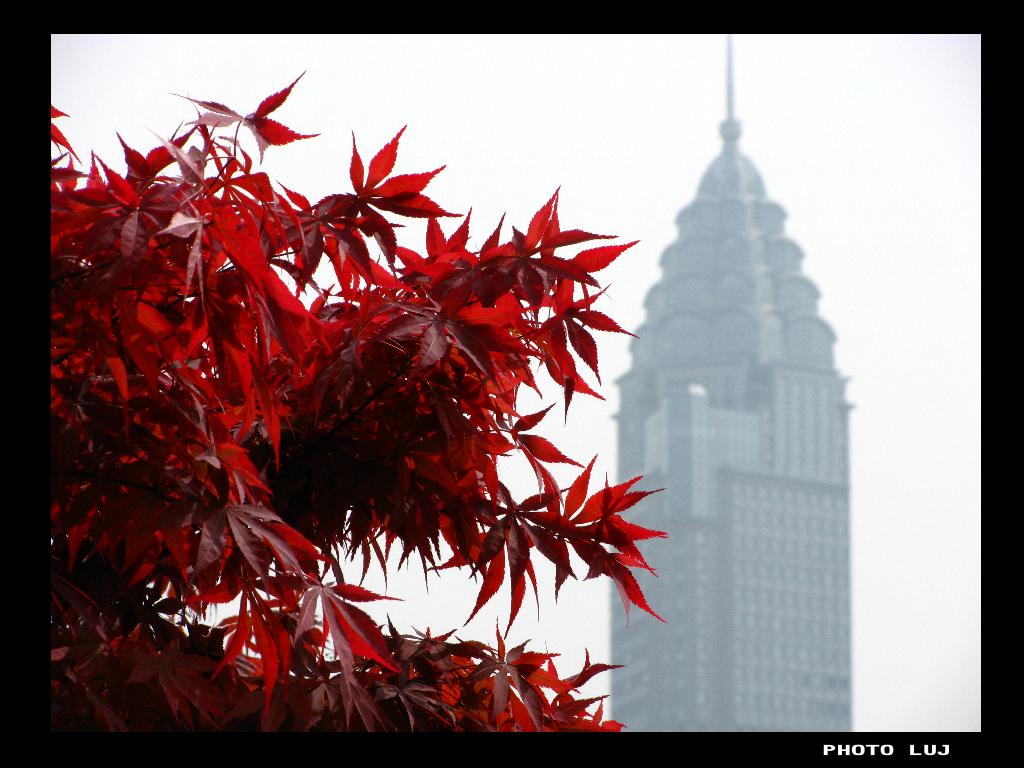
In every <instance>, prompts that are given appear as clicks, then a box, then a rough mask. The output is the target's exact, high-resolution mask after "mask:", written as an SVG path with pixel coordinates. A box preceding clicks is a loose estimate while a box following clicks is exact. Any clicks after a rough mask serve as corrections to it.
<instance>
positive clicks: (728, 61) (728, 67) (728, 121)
mask: <svg viewBox="0 0 1024 768" xmlns="http://www.w3.org/2000/svg"><path fill="white" fill-rule="evenodd" d="M718 132H719V133H720V134H721V136H722V138H723V139H725V141H726V144H727V145H729V146H735V143H736V141H737V140H738V139H739V137H740V121H739V120H737V119H736V118H735V116H734V115H733V97H732V35H726V36H725V120H723V121H722V125H721V126H720V127H719V129H718Z"/></svg>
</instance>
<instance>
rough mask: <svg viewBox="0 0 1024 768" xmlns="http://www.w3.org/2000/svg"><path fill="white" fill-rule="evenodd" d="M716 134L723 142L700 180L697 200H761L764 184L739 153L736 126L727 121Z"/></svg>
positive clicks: (751, 164) (763, 193)
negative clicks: (701, 198) (754, 198)
mask: <svg viewBox="0 0 1024 768" xmlns="http://www.w3.org/2000/svg"><path fill="white" fill-rule="evenodd" d="M719 133H720V134H721V135H722V139H724V142H725V143H724V144H723V145H722V151H721V152H720V153H719V155H718V157H716V158H715V159H714V160H713V161H711V165H710V166H708V169H707V170H706V171H704V176H703V177H702V178H701V180H700V187H698V188H697V195H698V197H717V198H740V199H744V198H750V197H756V198H763V197H764V196H765V192H764V182H763V181H762V180H761V174H760V173H758V171H757V168H755V167H754V164H753V163H752V162H750V159H749V158H748V157H747V156H746V155H744V154H743V153H742V152H740V150H739V147H738V146H737V143H738V141H739V138H740V123H739V121H738V120H733V119H732V118H731V117H730V118H729V119H727V120H725V121H724V122H723V123H722V126H721V128H720V129H719Z"/></svg>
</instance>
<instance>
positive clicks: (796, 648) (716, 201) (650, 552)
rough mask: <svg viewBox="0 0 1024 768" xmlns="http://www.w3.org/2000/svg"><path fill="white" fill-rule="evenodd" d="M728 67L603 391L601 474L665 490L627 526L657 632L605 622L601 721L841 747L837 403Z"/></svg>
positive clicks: (635, 620)
mask: <svg viewBox="0 0 1024 768" xmlns="http://www.w3.org/2000/svg"><path fill="white" fill-rule="evenodd" d="M727 61H728V65H727V78H726V80H727V97H726V103H727V107H726V119H725V121H724V122H723V123H722V124H721V128H720V133H721V136H722V140H723V145H722V151H721V153H720V154H719V155H718V157H717V158H715V159H714V160H713V161H712V163H711V165H710V167H709V168H708V169H707V171H706V172H705V173H704V176H703V178H702V179H701V181H700V185H699V187H698V190H697V197H696V199H695V200H694V201H693V202H692V203H691V204H690V205H688V206H687V207H685V208H683V210H682V211H680V213H679V215H678V217H677V218H676V223H677V225H678V227H679V236H678V238H677V239H676V241H675V242H674V243H673V244H672V245H670V246H669V247H668V248H666V249H665V252H664V254H663V255H662V257H661V267H662V277H661V279H660V281H659V282H658V283H657V284H655V285H654V287H653V288H651V290H650V292H649V293H648V295H647V298H646V301H645V307H646V310H647V316H646V320H645V322H644V324H643V325H642V326H641V327H640V328H639V329H638V331H637V334H638V336H639V338H638V339H635V340H634V342H633V346H632V354H633V364H632V367H631V369H630V371H629V372H628V373H627V374H626V375H625V376H623V377H622V378H621V379H619V381H618V384H619V386H620V388H621V409H620V411H619V414H618V416H617V418H618V426H619V477H620V479H626V478H628V477H633V476H635V475H638V474H643V475H644V476H645V481H644V483H645V486H646V487H648V488H651V487H664V488H665V489H666V490H665V491H664V492H662V493H660V494H656V495H655V496H652V497H650V498H648V499H647V500H645V502H644V503H643V504H641V505H640V506H639V507H637V508H635V509H636V510H637V511H636V513H635V519H636V522H637V523H639V524H640V525H644V526H646V527H650V528H660V529H662V530H664V531H667V532H668V534H669V538H668V539H667V540H665V539H657V540H652V541H650V542H647V548H646V549H645V555H646V556H647V559H648V561H649V562H650V563H651V564H652V565H653V566H654V567H655V568H656V569H657V570H658V573H659V577H658V578H654V577H650V576H648V577H646V578H644V577H641V578H640V582H641V587H642V588H643V590H644V592H645V593H646V595H647V597H648V599H649V601H650V603H651V605H652V607H653V608H654V609H655V610H656V611H658V612H659V614H661V615H662V616H664V617H665V619H666V620H667V623H666V624H661V623H658V622H657V621H656V620H654V619H652V618H651V617H650V616H647V615H646V614H642V613H641V612H638V611H634V612H633V615H632V617H631V620H630V624H629V625H628V626H627V624H626V620H625V617H624V615H623V611H622V608H621V606H616V607H615V610H613V611H612V616H613V619H612V622H613V624H612V659H613V661H614V663H618V664H624V665H626V666H625V668H624V669H622V670H615V671H614V672H613V673H612V674H613V676H612V709H613V714H614V717H615V718H616V719H617V720H621V721H622V722H624V723H627V724H628V725H629V726H630V728H631V730H640V731H644V730H659V731H677V730H678V731H701V730H710V731H746V730H754V731H844V730H849V729H850V580H849V570H850V557H849V547H850V544H849V541H850V540H849V469H848V467H849V463H848V455H847V446H848V441H847V425H848V413H849V409H850V406H849V404H848V403H847V402H846V399H845V394H844V391H845V379H844V378H843V377H841V376H840V375H839V374H838V372H837V371H836V368H835V365H834V361H833V345H834V343H835V340H836V337H835V334H834V333H833V331H832V328H831V327H830V326H829V324H828V323H827V322H825V320H823V319H822V318H821V317H820V316H819V315H818V296H819V292H818V289H817V287H816V286H815V284H814V283H813V282H812V281H811V280H810V278H808V277H807V276H806V275H805V274H804V273H803V271H802V268H801V264H802V261H803V257H804V254H803V252H802V251H801V249H800V247H799V246H798V245H797V244H796V243H795V242H793V240H791V239H790V238H789V237H787V236H786V234H785V231H784V221H785V218H786V213H785V211H784V210H783V208H782V207H781V206H780V205H779V204H778V203H775V202H773V201H771V200H769V199H768V198H767V197H766V195H765V186H764V182H763V181H762V179H761V176H760V174H759V173H758V171H757V169H756V168H755V167H754V165H753V163H751V162H750V160H749V159H747V157H745V156H744V155H743V154H742V153H741V152H740V149H739V139H740V133H741V131H740V123H739V122H738V121H737V120H736V119H735V117H734V115H733V84H732V46H731V40H730V41H729V44H728V55H727ZM823 191H824V190H823ZM613 600H617V596H614V597H613Z"/></svg>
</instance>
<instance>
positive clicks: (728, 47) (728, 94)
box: [725, 35, 733, 120]
mask: <svg viewBox="0 0 1024 768" xmlns="http://www.w3.org/2000/svg"><path fill="white" fill-rule="evenodd" d="M725 119H726V120H732V119H733V113H732V35H726V36H725Z"/></svg>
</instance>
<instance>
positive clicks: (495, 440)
mask: <svg viewBox="0 0 1024 768" xmlns="http://www.w3.org/2000/svg"><path fill="white" fill-rule="evenodd" d="M296 82H297V81H296ZM294 85H295V83H292V84H291V85H290V86H288V87H287V88H285V89H284V90H282V91H280V92H278V93H276V94H274V95H272V96H270V97H268V98H267V99H265V100H264V101H263V102H262V103H261V104H260V105H259V106H258V107H257V108H256V109H255V110H254V111H253V112H251V113H249V114H248V115H245V116H243V115H241V114H240V113H238V112H235V111H234V110H232V109H230V108H229V107H226V106H224V105H223V104H219V103H217V102H211V101H200V100H191V101H192V102H193V103H194V104H195V105H196V106H197V107H198V108H200V110H201V112H200V114H199V116H198V117H197V119H196V120H195V121H193V122H192V123H191V124H190V126H189V127H188V129H187V130H186V131H185V132H184V133H182V134H181V135H176V136H172V138H170V139H160V140H159V144H158V146H156V148H155V149H153V150H151V151H149V152H148V153H146V154H142V153H141V152H139V151H137V150H135V149H133V148H131V147H129V146H128V145H127V144H126V143H125V142H124V141H123V140H122V141H121V144H122V146H123V148H124V159H125V164H126V170H125V171H123V173H118V172H117V171H115V170H113V169H112V168H110V167H108V166H107V165H106V164H105V163H104V162H103V161H101V160H100V159H99V158H97V157H95V155H93V157H92V161H91V163H90V165H89V167H88V170H85V169H84V166H81V165H76V163H75V161H76V160H78V157H77V155H75V154H74V150H73V149H72V147H71V145H70V143H69V142H68V141H67V139H66V138H65V137H64V135H63V133H62V132H61V131H60V130H59V129H58V128H57V127H56V126H55V125H53V123H52V122H51V134H50V135H51V140H52V142H53V144H54V145H56V148H57V151H58V153H59V155H58V156H57V157H56V158H55V159H53V160H52V161H51V219H50V221H51V229H50V255H51V278H50V285H51V337H50V338H51V411H52V418H51V445H52V458H51V507H50V523H51V528H50V530H51V533H50V537H51V539H50V540H51V546H50V559H51V611H50V630H51V710H52V715H51V716H52V726H53V727H54V728H55V729H95V728H100V729H112V730H146V729H158V730H160V729H180V728H187V729H247V728H262V729H264V730H274V729H282V728H283V729H294V730H310V729H315V730H410V729H411V730H458V731H477V730H526V731H529V730H618V729H619V728H620V727H621V726H620V724H618V723H616V722H614V721H611V720H605V719H604V718H603V715H602V708H601V702H600V700H599V699H587V698H581V697H580V693H579V688H580V686H582V685H583V684H584V683H585V682H587V680H589V679H590V678H591V677H592V676H593V675H594V674H597V673H599V672H601V671H604V670H607V669H610V668H611V667H610V666H609V665H605V664H591V662H590V659H589V656H588V657H587V660H586V663H585V665H584V667H583V669H582V670H581V671H580V672H578V673H577V674H575V675H570V676H567V677H561V676H560V675H559V673H558V672H557V670H556V668H555V664H554V656H555V654H551V653H536V652H531V651H527V650H526V649H525V644H524V645H519V646H516V647H514V648H511V649H506V647H505V642H504V637H503V634H502V632H501V631H500V630H499V631H498V632H497V633H496V647H492V646H489V645H486V644H484V643H481V642H475V641H466V640H462V639H460V638H458V637H455V636H454V633H453V632H448V633H445V634H441V635H437V636H432V635H431V634H430V631H429V630H427V631H426V632H422V633H421V632H415V633H413V634H401V633H399V632H398V631H397V630H396V629H395V628H394V627H393V626H391V623H390V621H388V622H387V626H386V627H385V626H381V625H380V624H378V623H377V622H376V621H374V620H373V619H372V618H371V617H370V616H369V615H368V614H367V613H366V612H365V611H364V610H363V609H362V608H360V607H359V604H360V603H364V602H367V601H375V600H380V599H385V598H382V596H381V595H377V594H375V593H373V592H371V591H369V590H367V589H365V588H363V587H362V586H360V585H358V584H355V583H350V582H346V581H345V577H344V573H343V571H342V563H343V562H345V561H348V560H354V561H356V562H358V563H360V564H361V567H362V575H363V576H364V577H365V575H366V574H367V572H368V569H369V568H370V567H371V565H374V566H375V567H380V568H382V569H385V572H386V568H387V561H388V557H389V555H390V554H391V552H392V551H396V552H400V555H401V559H400V564H401V563H402V562H405V561H407V560H408V559H409V558H412V557H415V558H417V559H418V560H419V561H420V562H421V564H422V566H423V568H424V569H425V571H426V570H443V569H448V568H461V569H466V570H467V571H468V572H469V573H470V574H471V575H472V576H473V577H478V576H479V577H480V580H481V588H480V592H479V596H478V599H477V601H476V604H475V606H474V607H473V609H472V613H471V614H470V617H472V616H473V615H475V614H476V613H477V611H479V610H480V608H481V607H482V606H483V605H484V603H486V602H487V601H488V600H489V599H490V598H491V597H492V596H493V595H494V594H495V592H496V591H497V590H498V589H499V587H500V586H501V584H502V583H503V582H504V580H505V579H506V577H507V578H508V580H509V581H510V584H511V605H510V615H509V622H508V627H510V626H511V624H512V622H513V620H514V619H515V617H516V614H517V612H518V611H519V608H520V606H521V604H522V601H523V597H524V594H525V591H526V582H527V580H529V581H530V583H531V586H532V588H533V591H534V592H535V593H536V591H537V578H536V574H535V572H534V565H533V559H532V557H533V555H536V554H539V555H540V556H542V557H544V558H546V559H548V560H550V561H551V562H552V563H554V566H555V591H556V594H557V591H558V589H559V588H560V587H561V585H562V584H563V583H564V581H565V580H566V579H567V578H568V577H570V576H573V577H575V576H576V574H575V573H574V572H573V567H572V562H571V560H570V552H572V553H574V554H575V555H576V556H577V558H578V559H579V560H581V561H582V562H583V563H584V564H585V565H586V566H587V569H588V570H587V573H586V574H585V578H594V577H598V576H607V577H609V578H611V579H612V580H613V582H614V583H615V585H616V586H617V588H618V589H619V592H620V594H621V596H622V600H623V604H624V606H625V607H626V610H627V611H628V609H629V607H630V605H631V604H632V605H637V606H639V607H640V608H641V609H643V610H645V611H649V612H652V613H653V611H652V610H651V608H650V607H649V606H648V605H647V602H646V601H645V599H644V596H643V594H642V593H641V591H640V589H639V587H638V586H637V582H636V580H635V579H634V577H633V575H632V572H631V569H634V568H648V569H649V568H650V566H649V565H648V563H647V562H646V561H645V560H644V558H643V556H642V555H641V553H640V551H639V550H638V548H637V546H636V542H637V541H638V540H641V539H645V538H649V537H652V536H660V535H664V534H662V533H661V532H658V531H651V530H647V529H644V528H641V527H639V526H637V525H635V524H632V523H630V522H627V521H626V520H625V519H623V517H622V514H621V513H622V512H623V511H624V510H626V509H628V508H629V507H630V506H632V505H633V504H635V503H636V502H637V501H639V500H640V499H641V498H643V497H644V496H645V495H647V493H648V492H647V491H635V490H630V489H631V487H632V486H633V485H634V484H635V482H636V480H638V479H639V478H635V479H633V480H630V481H627V482H625V483H622V484H620V485H616V486H611V487H609V486H608V484H607V482H606V483H605V486H604V487H603V488H601V489H599V490H598V491H597V492H595V493H593V494H591V495H588V492H589V484H590V475H591V471H592V469H593V466H594V461H593V460H591V462H590V463H589V464H588V465H587V466H586V468H584V469H583V471H582V472H581V474H580V475H579V476H578V477H577V479H576V480H575V481H574V482H572V484H571V485H570V487H568V488H567V489H562V488H559V486H558V484H557V483H556V481H555V479H554V477H553V476H552V474H551V472H550V470H549V465H551V464H553V463H567V464H572V465H576V466H580V467H582V465H580V464H578V463H577V462H576V461H574V460H572V459H570V458H569V457H567V456H565V455H563V454H562V453H561V451H559V450H558V449H557V448H556V447H555V446H554V445H552V444H551V443H550V442H549V441H548V440H546V439H545V438H543V437H541V436H539V435H536V434H533V432H532V430H533V429H534V428H535V427H536V426H537V425H538V423H539V422H540V421H541V419H542V418H543V416H544V415H545V413H547V411H548V410H549V409H545V410H543V411H540V412H538V413H532V414H521V413H519V412H518V411H517V407H516V402H517V395H518V393H519V391H520V388H521V387H522V386H524V385H525V386H527V387H531V388H533V389H537V383H536V381H535V378H534V371H535V370H537V371H539V370H541V369H544V370H546V371H547V373H548V374H549V375H550V376H551V377H552V378H553V379H554V381H555V382H556V383H557V384H558V385H560V386H561V387H562V390H563V392H564V407H565V409H566V410H567V409H568V407H569V404H570V402H571V399H572V397H573V394H574V393H575V392H583V393H587V394H591V395H597V393H596V392H595V391H594V390H593V389H592V388H591V387H590V386H589V385H588V384H587V383H586V381H585V380H584V378H583V377H582V376H581V374H580V367H579V366H578V364H577V359H576V358H575V357H574V355H573V354H572V352H571V351H570V348H571V350H573V351H575V353H576V356H578V359H579V361H582V363H583V364H584V365H585V366H586V367H587V368H589V369H590V370H591V371H592V372H593V373H594V375H595V376H598V359H597V345H596V342H595V340H594V338H593V336H592V331H595V330H596V331H610V332H620V333H624V332H625V331H623V330H622V329H621V328H620V327H619V326H618V325H617V324H616V323H615V321H614V320H612V319H611V318H610V317H608V316H607V315H606V314H604V313H602V312H600V311H598V310H596V309H594V308H593V306H594V303H595V301H596V300H597V298H598V297H599V296H600V293H601V290H600V286H599V284H598V282H597V280H596V279H595V278H594V276H593V273H595V272H598V271H600V270H601V269H602V268H604V267H606V266H607V265H608V264H609V263H611V261H612V260H613V259H615V258H616V257H617V256H618V255H619V254H620V253H622V251H624V250H625V249H626V248H628V247H629V245H632V243H630V244H627V245H606V246H601V247H592V248H588V249H585V250H582V251H579V252H578V253H576V254H575V255H573V256H571V257H563V256H558V255H555V252H556V250H559V249H562V250H564V249H565V248H567V247H570V246H576V245H579V244H581V243H585V242H588V241H592V240H595V239H599V238H600V236H598V235H594V234H590V233H587V232H583V231H580V230H575V229H569V230H563V229H561V227H560V225H559V221H558V212H557V204H558V194H557V193H556V194H555V195H554V196H553V197H552V198H551V199H550V200H548V201H547V202H546V203H545V204H544V205H543V206H542V207H541V208H540V210H539V211H537V213H536V214H535V215H534V216H533V217H532V219H531V221H530V222H529V225H528V226H527V227H526V228H525V230H523V231H520V230H518V229H515V228H512V231H511V235H510V236H508V237H507V238H503V236H502V224H501V223H499V225H498V227H497V228H496V229H495V230H494V231H493V232H492V233H491V234H490V235H489V236H488V237H487V238H486V239H485V240H484V241H483V243H482V245H481V246H480V247H479V248H477V249H471V248H470V247H469V243H470V231H469V224H470V217H469V215H466V216H465V217H464V218H463V219H462V221H461V223H460V224H459V225H458V226H457V227H456V228H455V229H454V231H452V232H451V234H445V232H444V230H443V229H442V227H441V225H440V223H439V220H440V219H441V218H444V217H449V216H452V215H453V214H450V213H448V212H446V211H445V210H444V209H443V208H441V207H440V206H439V205H438V204H437V203H435V202H434V201H433V200H432V199H430V198H429V197H427V196H426V195H425V194H424V189H425V188H426V187H427V185H428V183H429V182H430V181H431V179H432V178H433V177H434V176H435V175H436V174H437V173H438V171H440V170H441V169H438V170H435V171H431V172H428V173H412V174H401V175H392V171H393V170H394V166H395V163H396V159H397V152H398V142H399V138H400V137H401V132H399V134H398V136H395V138H394V139H393V140H392V141H391V142H389V143H388V144H387V145H386V146H385V147H384V148H383V149H381V150H380V151H379V152H377V153H376V154H375V155H374V156H373V157H372V159H370V161H369V163H368V164H365V163H364V162H363V160H362V158H361V157H360V154H359V152H358V150H357V148H356V146H355V139H354V137H353V148H352V158H351V163H350V167H349V176H350V181H351V184H352V188H353V191H352V192H345V193H338V194H332V195H328V196H327V197H324V198H323V199H322V200H319V201H317V202H315V203H314V202H311V201H310V200H308V199H307V198H306V197H304V196H303V195H302V194H300V193H299V192H295V191H292V190H290V189H287V188H286V187H284V186H282V185H279V184H277V185H275V182H273V181H272V180H271V179H270V178H269V177H268V176H267V174H266V173H265V172H261V171H258V170H254V168H253V163H252V159H251V157H250V156H249V154H247V153H246V151H245V150H244V149H243V147H242V145H241V143H240V142H239V140H238V129H239V128H240V127H241V126H243V125H244V126H245V127H246V128H247V129H248V130H250V131H251V132H252V133H253V135H254V136H255V138H256V140H257V144H258V147H259V151H260V155H261V157H262V155H263V152H264V150H265V149H266V148H267V147H269V146H276V145H281V144H286V143H289V142H291V141H294V140H298V139H305V138H309V136H307V135H302V134H298V133H296V132H295V131H293V130H291V129H290V128H287V127H286V126H284V125H282V124H281V123H278V122H276V121H274V120H272V119H270V118H269V117H268V115H269V114H271V113H272V112H274V110H276V109H277V108H278V107H280V106H281V105H282V104H283V103H284V102H285V100H286V99H287V97H288V95H289V94H290V92H291V90H292V88H293V87H294ZM58 117H66V115H64V114H63V113H62V112H60V111H59V110H57V109H55V108H51V121H52V120H53V119H55V118H58ZM80 163H81V161H80V160H79V164H80ZM395 217H404V218H413V219H417V218H419V219H425V220H426V225H427V226H426V242H425V244H424V248H423V250H422V251H416V250H413V249H411V248H408V247H403V246H400V245H399V244H398V241H397V238H396V234H395V230H396V227H398V226H400V224H399V223H396V222H395V221H392V219H393V218H395ZM371 248H372V249H373V250H372V251H371ZM324 262H326V263H327V264H328V265H329V266H330V267H331V268H333V277H334V280H335V281H336V283H335V284H333V285H331V286H329V287H326V288H324V287H321V286H320V285H319V284H318V283H317V280H316V276H317V275H319V274H321V273H322V272H323V271H325V270H321V271H320V272H318V269H319V268H320V267H321V265H322V264H323V263H324ZM282 275H287V276H288V278H289V282H290V283H291V284H292V285H291V287H289V285H288V284H287V283H286V281H285V279H283V277H282ZM321 280H322V278H321ZM303 298H304V299H305V303H304V301H303V300H302V299H303ZM538 392H539V389H538ZM598 396H599V395H598ZM549 408H550V407H549ZM517 453H518V454H520V455H522V456H524V457H525V458H526V460H527V461H528V462H529V464H530V466H532V468H533V471H534V472H535V474H536V477H537V491H538V492H537V493H536V494H534V495H533V496H530V497H529V498H526V499H523V500H516V499H515V498H513V496H512V494H511V493H510V492H509V490H508V488H507V487H506V486H505V485H504V484H503V483H502V482H501V480H500V478H499V475H498V471H497V462H498V459H499V457H504V456H509V455H513V454H517ZM442 552H443V553H445V554H444V555H442ZM442 560H443V562H442ZM577 567H578V566H577ZM388 599H390V598H388ZM213 606H220V607H221V609H222V610H226V611H229V612H232V615H231V616H230V617H229V618H227V619H225V620H223V621H220V622H219V623H217V624H216V625H214V624H213V619H211V618H210V617H209V614H210V611H211V607H213ZM235 606H237V610H233V609H234V607H235ZM508 627H506V628H505V633H504V634H505V635H507V633H508Z"/></svg>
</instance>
